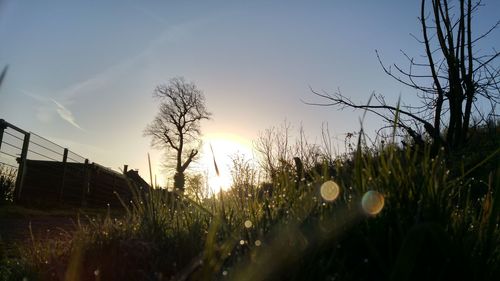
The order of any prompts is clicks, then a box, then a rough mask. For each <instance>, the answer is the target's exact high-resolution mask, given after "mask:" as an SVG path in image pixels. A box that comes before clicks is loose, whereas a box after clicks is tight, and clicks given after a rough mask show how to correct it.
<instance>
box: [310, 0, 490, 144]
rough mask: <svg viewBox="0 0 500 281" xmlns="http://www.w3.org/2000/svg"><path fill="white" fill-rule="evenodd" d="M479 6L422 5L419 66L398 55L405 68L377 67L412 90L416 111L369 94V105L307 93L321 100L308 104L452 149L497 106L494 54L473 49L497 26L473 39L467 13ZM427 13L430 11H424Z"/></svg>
mask: <svg viewBox="0 0 500 281" xmlns="http://www.w3.org/2000/svg"><path fill="white" fill-rule="evenodd" d="M480 6H481V2H480V1H479V2H477V3H472V0H457V1H452V0H450V1H448V0H431V1H426V0H422V2H421V8H420V9H421V10H420V18H419V21H420V24H421V28H422V38H421V39H418V38H417V37H415V36H414V37H415V39H416V40H417V41H418V42H419V43H421V44H422V45H423V48H424V50H425V54H424V56H423V57H424V58H425V59H424V61H422V62H420V61H417V60H415V59H414V58H413V57H410V56H408V55H407V54H406V53H405V52H402V53H403V55H404V56H405V58H406V59H407V60H408V64H409V66H408V67H407V68H406V69H405V68H402V67H400V66H398V65H393V67H394V69H395V71H393V70H392V69H391V67H390V66H389V67H388V66H386V65H384V64H383V63H382V61H381V59H380V56H379V54H378V52H377V57H378V59H379V62H380V64H381V65H382V68H383V70H384V71H385V73H387V74H388V75H389V76H391V77H392V78H394V79H395V80H396V81H398V82H400V83H401V84H403V85H406V86H408V87H410V88H412V89H414V90H416V91H417V93H418V97H419V98H420V100H421V104H420V105H417V106H411V105H404V104H401V105H397V106H391V105H389V104H387V103H386V101H385V99H384V96H383V95H375V94H372V97H371V98H370V100H371V99H372V98H374V100H375V103H368V104H359V103H355V102H353V101H352V100H351V99H349V98H348V97H346V96H344V95H343V94H341V93H340V92H339V91H337V92H335V93H333V94H330V93H325V92H322V93H320V92H316V91H314V90H313V93H314V94H316V95H317V96H319V97H321V98H324V99H327V100H328V102H325V103H313V104H319V105H326V106H331V105H333V106H339V107H341V108H346V107H347V108H355V109H362V110H366V111H368V112H372V113H374V114H376V115H378V116H380V117H381V118H383V119H384V120H386V121H388V122H389V123H393V122H397V125H398V126H399V127H400V128H402V129H403V130H404V131H406V133H407V134H408V135H410V136H411V137H412V138H413V140H414V141H415V142H416V143H423V142H424V139H425V137H429V138H430V139H431V141H432V143H433V144H434V145H435V146H436V147H437V146H441V145H443V146H445V147H447V148H449V149H454V148H457V147H459V146H461V145H462V144H464V142H465V141H466V140H467V138H468V130H469V128H470V127H472V126H476V125H479V124H481V123H482V122H485V121H488V119H494V118H496V117H498V115H496V113H495V108H496V106H497V105H498V103H499V102H500V87H499V86H500V85H499V83H500V81H499V80H500V67H499V65H498V64H495V60H496V59H497V58H498V57H499V54H500V52H498V51H496V50H495V49H492V51H490V52H489V53H485V52H484V51H483V50H481V49H479V48H478V43H479V42H480V41H481V39H483V38H485V37H486V36H488V35H490V34H491V33H492V32H493V31H494V30H495V29H496V28H497V27H498V25H499V24H500V21H497V22H496V24H494V25H493V26H492V27H491V28H490V29H489V30H486V31H485V32H484V33H482V34H480V35H479V36H476V37H474V36H473V31H472V30H473V27H474V26H473V21H472V19H473V14H474V13H475V12H477V10H478V8H479V7H480ZM428 10H430V11H428Z"/></svg>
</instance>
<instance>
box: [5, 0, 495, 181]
mask: <svg viewBox="0 0 500 281" xmlns="http://www.w3.org/2000/svg"><path fill="white" fill-rule="evenodd" d="M185 2H187V1H2V2H0V3H2V4H1V6H0V38H1V42H2V43H1V44H0V66H3V65H5V64H9V65H10V68H9V72H8V74H7V77H6V80H5V81H4V85H2V89H1V90H0V118H4V119H6V120H7V121H9V122H11V123H14V124H16V125H18V126H20V127H22V128H24V129H26V130H30V131H33V132H36V133H38V134H40V135H42V136H44V137H47V138H49V139H51V140H54V141H56V142H58V143H60V144H61V145H64V146H68V147H69V148H70V149H72V150H73V151H75V152H77V153H79V154H82V155H83V156H87V157H89V158H90V160H91V161H95V162H98V163H101V164H103V165H105V166H109V167H112V168H115V169H116V168H117V167H121V166H122V165H123V164H125V163H127V164H129V165H130V166H131V168H139V169H140V170H141V172H145V171H144V170H145V169H146V163H147V162H146V161H147V157H146V153H147V152H148V151H149V152H151V153H153V154H154V155H156V154H157V152H154V151H153V150H152V149H151V148H150V147H149V139H147V138H145V137H143V135H142V131H143V129H144V127H145V126H146V124H148V123H149V122H150V121H151V120H152V119H153V116H154V115H155V114H156V109H157V105H156V104H155V101H154V100H153V99H152V95H151V94H152V91H153V89H154V88H155V86H156V85H157V84H159V83H164V82H167V81H168V80H169V79H170V78H172V77H174V76H184V77H185V78H186V79H187V80H189V81H194V82H195V83H196V84H197V85H198V87H199V88H200V89H202V90H203V91H204V93H205V95H206V100H207V106H208V108H209V110H210V111H212V112H213V120H212V121H209V122H205V123H204V124H203V131H204V132H205V133H207V134H217V133H230V134H234V135H237V136H239V137H241V138H244V139H249V140H250V141H251V140H253V139H255V138H256V136H257V134H258V132H259V131H262V130H264V129H266V128H268V127H270V126H273V125H278V124H279V123H281V122H283V120H285V119H287V120H288V121H290V122H291V123H292V124H293V125H295V126H296V127H297V126H298V125H299V124H300V123H301V122H302V124H303V125H304V127H305V129H306V132H308V133H309V134H310V135H311V138H312V139H313V140H314V139H316V138H318V136H319V132H320V128H321V124H322V123H323V122H328V123H329V124H330V128H331V131H332V132H333V135H334V136H338V137H339V138H342V134H345V133H347V132H352V131H355V130H358V129H359V122H358V116H360V115H361V113H360V112H354V113H353V112H352V111H350V110H347V111H344V112H339V111H337V110H336V109H334V108H318V107H312V106H307V105H304V104H303V103H302V102H301V99H303V100H313V96H312V95H311V93H310V92H309V86H311V87H313V88H315V89H317V90H325V91H335V90H336V89H337V88H340V89H341V91H342V92H343V93H344V94H346V95H348V96H351V97H352V98H353V99H354V100H356V101H366V100H367V99H368V96H369V95H370V93H371V92H372V91H376V92H379V93H384V94H386V95H387V97H388V98H389V99H390V100H396V99H397V97H398V96H399V95H400V94H401V95H402V98H403V100H405V101H407V102H408V103H411V102H414V100H412V97H413V96H414V92H413V91H412V90H409V89H407V88H404V87H403V86H401V85H399V84H398V83H396V82H395V81H393V80H391V79H390V78H389V77H387V76H386V75H385V74H384V73H383V71H382V70H381V68H380V66H379V64H378V61H377V58H376V55H375V52H374V50H375V49H378V50H379V51H380V53H381V55H382V57H383V59H384V61H385V62H386V63H388V64H389V63H393V62H396V63H401V62H402V61H403V56H402V55H401V54H400V53H399V50H400V49H403V50H405V51H407V52H408V53H409V54H411V55H414V56H418V55H419V54H421V46H419V45H418V44H417V43H416V42H415V40H414V39H413V38H412V37H411V36H410V35H409V34H410V33H413V34H416V35H419V31H420V28H419V23H418V20H417V17H418V15H419V5H420V4H419V2H420V1H398V0H387V1H190V2H189V3H185ZM484 4H486V8H483V9H482V10H481V11H480V13H479V14H478V15H479V17H477V18H475V22H476V23H477V28H478V29H479V30H483V31H484V30H486V28H487V27H488V26H491V25H492V24H494V23H495V22H496V21H497V20H498V11H500V2H499V1H494V0H489V1H484ZM499 35H500V34H499V32H498V31H496V32H495V33H493V34H492V36H491V37H490V39H488V40H489V41H486V42H485V43H484V46H485V47H488V48H491V47H498V46H499V45H500V44H499V42H500V40H499V37H500V36H499ZM378 124H379V123H378V122H377V120H376V119H374V118H369V119H368V120H366V122H365V127H366V128H367V130H368V131H370V130H371V131H374V130H375V128H376V127H377V126H378ZM153 159H154V161H155V162H158V161H159V160H158V157H156V156H155V157H154V158H153Z"/></svg>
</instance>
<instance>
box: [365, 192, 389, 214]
mask: <svg viewBox="0 0 500 281" xmlns="http://www.w3.org/2000/svg"><path fill="white" fill-rule="evenodd" d="M361 207H363V211H365V213H367V214H368V215H371V216H374V215H376V214H378V213H380V211H382V209H383V208H384V196H383V195H382V194H380V193H379V192H378V191H375V190H370V191H368V192H366V193H365V194H364V195H363V198H362V199H361Z"/></svg>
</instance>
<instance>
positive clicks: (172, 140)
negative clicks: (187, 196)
mask: <svg viewBox="0 0 500 281" xmlns="http://www.w3.org/2000/svg"><path fill="white" fill-rule="evenodd" d="M153 96H154V97H156V98H157V99H159V100H160V108H159V110H160V111H159V112H158V115H157V116H156V117H155V119H154V120H153V122H151V123H150V124H149V125H148V126H147V127H146V129H145V130H144V135H146V136H151V137H152V142H151V144H152V146H154V147H158V148H162V149H166V150H167V155H171V156H173V157H172V158H173V159H172V160H173V161H172V162H173V163H175V164H174V165H175V175H174V188H176V189H179V190H180V191H184V182H185V176H184V173H185V171H186V169H187V168H188V167H189V164H191V162H192V161H193V160H194V159H195V157H196V156H197V155H198V147H199V146H200V144H201V141H200V134H201V130H200V122H201V120H203V119H210V116H211V115H212V114H211V113H210V112H208V111H207V109H206V107H205V97H204V95H203V92H201V91H200V90H199V89H198V88H197V87H196V85H195V84H194V83H192V82H191V83H187V82H186V81H185V80H184V78H182V77H178V78H173V79H171V80H170V81H169V84H167V85H160V86H158V87H157V88H156V89H155V91H154V93H153Z"/></svg>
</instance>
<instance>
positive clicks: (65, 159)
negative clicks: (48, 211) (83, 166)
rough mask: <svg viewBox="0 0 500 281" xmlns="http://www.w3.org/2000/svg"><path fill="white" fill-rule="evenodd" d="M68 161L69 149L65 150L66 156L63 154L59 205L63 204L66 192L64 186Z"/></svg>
mask: <svg viewBox="0 0 500 281" xmlns="http://www.w3.org/2000/svg"><path fill="white" fill-rule="evenodd" d="M67 161H68V149H67V148H65V149H64V154H63V160H62V169H63V171H62V179H61V190H60V191H59V203H62V202H63V192H64V185H65V181H66V163H67Z"/></svg>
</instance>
